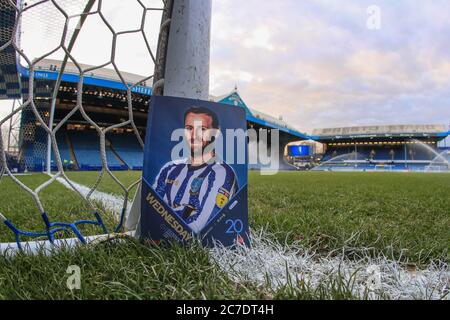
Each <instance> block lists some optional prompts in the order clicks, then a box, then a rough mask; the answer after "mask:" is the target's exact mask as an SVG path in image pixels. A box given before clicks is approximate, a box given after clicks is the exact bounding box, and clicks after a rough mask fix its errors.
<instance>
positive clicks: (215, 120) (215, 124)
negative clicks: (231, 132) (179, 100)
mask: <svg viewBox="0 0 450 320" xmlns="http://www.w3.org/2000/svg"><path fill="white" fill-rule="evenodd" d="M190 113H193V114H206V115H208V116H210V117H211V119H212V127H213V128H214V129H219V118H218V117H217V114H216V113H215V112H214V111H212V110H210V109H208V108H205V107H192V108H189V109H188V110H187V111H186V112H185V113H184V121H185V122H186V118H187V115H188V114H190Z"/></svg>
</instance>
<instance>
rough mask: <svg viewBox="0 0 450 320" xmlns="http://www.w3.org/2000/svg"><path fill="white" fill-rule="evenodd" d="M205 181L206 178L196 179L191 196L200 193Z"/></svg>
mask: <svg viewBox="0 0 450 320" xmlns="http://www.w3.org/2000/svg"><path fill="white" fill-rule="evenodd" d="M203 180H205V178H195V179H194V180H193V181H192V183H191V189H190V193H191V195H196V194H198V193H199V192H200V189H201V188H202V184H203Z"/></svg>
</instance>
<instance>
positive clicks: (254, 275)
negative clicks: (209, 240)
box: [211, 231, 450, 300]
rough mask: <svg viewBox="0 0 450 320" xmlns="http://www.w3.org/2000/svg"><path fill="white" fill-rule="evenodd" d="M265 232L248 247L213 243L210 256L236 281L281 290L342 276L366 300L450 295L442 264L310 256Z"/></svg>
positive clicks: (316, 284) (449, 275) (312, 285)
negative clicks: (414, 266) (417, 266)
mask: <svg viewBox="0 0 450 320" xmlns="http://www.w3.org/2000/svg"><path fill="white" fill-rule="evenodd" d="M270 238H271V237H270V234H268V233H265V232H262V231H261V232H260V233H259V234H257V233H252V237H251V243H252V247H251V248H250V249H248V248H237V249H236V250H228V249H226V248H220V247H216V248H214V249H212V250H211V259H212V261H214V262H215V263H217V264H218V265H219V267H220V268H221V269H222V270H224V271H225V272H227V273H228V274H229V276H230V278H231V279H232V280H233V281H235V282H241V283H243V282H251V283H254V284H256V285H259V286H263V287H266V286H269V287H272V288H275V289H276V288H280V287H282V286H284V285H286V284H292V285H293V286H294V287H295V286H297V283H298V282H297V280H298V281H302V280H303V281H304V282H305V283H306V284H308V285H309V286H310V288H312V289H315V288H318V287H319V286H320V285H321V284H326V283H327V282H328V283H329V282H330V279H337V278H341V279H344V281H345V282H347V281H349V283H354V284H353V287H352V289H351V291H352V293H353V295H354V296H356V297H361V298H362V297H364V296H365V293H367V297H368V298H369V299H383V298H384V297H388V298H390V299H395V300H397V299H425V300H428V299H433V300H437V299H450V293H449V291H450V269H449V266H448V265H447V264H445V263H440V264H430V265H429V266H428V268H426V269H423V270H419V271H416V272H410V271H408V270H406V269H405V268H404V267H403V266H401V265H400V263H398V262H395V261H391V260H388V259H386V258H385V257H382V256H380V257H379V258H376V259H374V258H370V257H369V256H368V255H366V257H364V258H361V259H360V260H353V259H350V258H348V257H345V256H344V255H339V256H333V257H326V256H323V255H317V254H313V253H311V252H310V251H308V249H305V248H303V247H302V246H301V245H298V244H292V245H281V244H279V243H275V242H272V241H270V240H269V239H270Z"/></svg>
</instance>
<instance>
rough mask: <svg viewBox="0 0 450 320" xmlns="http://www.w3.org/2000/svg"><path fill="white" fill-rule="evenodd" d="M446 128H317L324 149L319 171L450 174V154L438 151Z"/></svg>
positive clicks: (440, 126)
mask: <svg viewBox="0 0 450 320" xmlns="http://www.w3.org/2000/svg"><path fill="white" fill-rule="evenodd" d="M449 135H450V131H448V129H447V128H446V126H445V125H380V126H359V127H346V128H328V129H316V130H314V131H313V134H312V136H313V137H312V139H314V140H316V141H318V142H321V143H323V144H324V146H325V153H324V155H323V158H322V164H321V165H320V166H318V167H316V168H315V169H316V170H334V171H336V170H345V171H348V170H363V171H366V170H401V171H428V170H429V171H448V170H450V164H449V160H450V158H449V154H448V151H447V150H445V148H443V149H440V148H438V144H439V142H440V141H443V140H444V139H446V138H447V137H448V136H449Z"/></svg>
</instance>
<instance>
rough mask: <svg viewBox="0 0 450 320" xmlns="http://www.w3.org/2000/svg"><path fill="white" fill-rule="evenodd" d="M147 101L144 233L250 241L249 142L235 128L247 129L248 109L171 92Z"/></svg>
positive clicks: (230, 242)
mask: <svg viewBox="0 0 450 320" xmlns="http://www.w3.org/2000/svg"><path fill="white" fill-rule="evenodd" d="M150 109H151V113H150V115H149V120H148V131H147V132H148V134H147V137H146V149H145V153H144V172H143V188H142V197H141V199H142V214H141V234H142V235H143V236H144V237H146V238H149V239H151V240H153V241H156V242H159V241H162V240H177V241H181V242H186V241H189V240H191V239H192V238H193V237H198V238H200V239H201V240H202V242H203V243H204V244H205V245H208V244H212V243H213V242H214V241H219V242H221V243H222V244H223V245H227V246H230V245H235V244H236V243H238V244H245V243H247V242H248V241H247V235H248V222H247V220H248V218H247V164H246V159H247V155H246V154H245V155H244V157H243V158H244V159H245V160H244V161H243V162H242V161H241V162H239V161H238V158H242V157H239V154H238V153H239V152H244V153H246V152H247V146H246V144H245V141H246V140H245V139H244V140H240V139H236V134H235V132H236V130H239V132H242V133H245V129H246V122H245V111H244V110H242V109H241V108H239V107H235V106H230V105H222V104H218V103H213V102H207V101H199V100H191V99H182V98H172V97H153V98H152V103H151V107H150ZM240 141H241V142H242V141H244V144H245V145H243V146H240V145H239V142H240ZM225 146H226V147H225ZM150 150H157V152H152V151H150ZM227 152H230V153H231V154H232V155H233V157H231V158H230V157H229V156H228V157H227ZM234 155H236V157H234ZM224 159H227V162H225V161H224ZM229 159H231V161H229V162H231V163H228V160H229Z"/></svg>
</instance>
